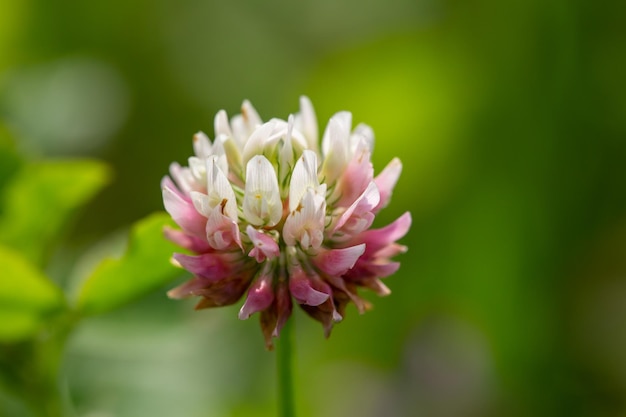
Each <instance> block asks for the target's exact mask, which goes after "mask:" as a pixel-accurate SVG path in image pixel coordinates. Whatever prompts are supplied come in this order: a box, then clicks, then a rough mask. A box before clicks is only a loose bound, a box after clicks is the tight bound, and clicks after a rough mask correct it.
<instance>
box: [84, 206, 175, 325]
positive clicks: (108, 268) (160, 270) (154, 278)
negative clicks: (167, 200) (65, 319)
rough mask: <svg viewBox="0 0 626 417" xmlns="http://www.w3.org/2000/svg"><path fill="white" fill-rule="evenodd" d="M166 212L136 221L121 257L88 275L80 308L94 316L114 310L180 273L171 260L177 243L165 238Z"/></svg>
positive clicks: (107, 260) (111, 260) (167, 218)
mask: <svg viewBox="0 0 626 417" xmlns="http://www.w3.org/2000/svg"><path fill="white" fill-rule="evenodd" d="M165 225H172V222H171V219H170V217H169V216H168V215H167V214H166V213H156V214H153V215H151V216H148V217H146V218H145V219H143V220H141V221H139V222H137V223H136V224H135V225H134V226H133V228H132V230H131V235H130V239H129V244H128V249H127V250H126V253H125V254H124V255H123V256H122V257H121V258H120V259H105V260H104V261H103V262H102V263H101V264H100V265H98V266H97V267H96V269H95V271H94V272H93V273H92V275H91V276H89V277H88V278H87V280H86V281H85V283H84V284H83V286H82V288H81V289H80V292H79V295H78V302H77V304H78V310H79V312H81V313H82V314H85V315H91V314H99V313H104V312H106V311H109V310H113V309H115V308H117V307H120V306H122V305H124V304H126V303H128V302H131V301H133V300H135V299H137V298H139V297H141V296H143V295H146V294H148V293H149V292H151V291H154V290H155V289H157V288H160V287H162V286H163V285H165V284H167V283H168V282H170V281H172V280H173V279H175V278H176V277H177V276H178V275H179V274H180V272H181V270H180V269H179V268H176V267H174V266H173V265H172V264H171V263H170V258H171V256H172V253H173V252H174V251H175V250H176V246H174V245H173V244H172V243H170V242H168V241H167V240H165V238H164V237H163V227H164V226H165Z"/></svg>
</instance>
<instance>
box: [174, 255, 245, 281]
mask: <svg viewBox="0 0 626 417" xmlns="http://www.w3.org/2000/svg"><path fill="white" fill-rule="evenodd" d="M174 259H175V260H176V261H178V262H179V263H180V264H181V265H182V267H183V268H185V269H186V270H187V271H189V272H191V273H192V274H194V275H197V276H198V277H200V278H205V279H206V280H209V281H218V280H220V279H224V278H226V277H228V276H230V275H232V273H233V271H234V269H235V266H236V259H235V258H234V257H233V256H232V254H229V253H215V252H211V253H203V254H202V255H197V256H190V255H184V254H182V253H175V254H174ZM233 264H235V265H233Z"/></svg>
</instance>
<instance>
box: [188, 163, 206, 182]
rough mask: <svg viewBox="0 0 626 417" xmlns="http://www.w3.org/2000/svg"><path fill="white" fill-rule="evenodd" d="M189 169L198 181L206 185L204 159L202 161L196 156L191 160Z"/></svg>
mask: <svg viewBox="0 0 626 417" xmlns="http://www.w3.org/2000/svg"><path fill="white" fill-rule="evenodd" d="M189 169H190V170H191V174H192V175H193V176H194V178H195V179H196V181H198V182H200V183H201V184H204V183H205V182H206V163H205V162H204V159H200V158H198V157H196V156H192V157H190V158H189Z"/></svg>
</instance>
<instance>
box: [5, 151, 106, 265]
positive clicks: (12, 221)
mask: <svg viewBox="0 0 626 417" xmlns="http://www.w3.org/2000/svg"><path fill="white" fill-rule="evenodd" d="M109 176H110V175H109V169H108V168H107V166H106V165H104V164H102V163H100V162H96V161H91V160H73V161H54V162H40V163H33V164H28V165H25V166H23V167H22V169H21V170H20V171H19V172H18V173H17V174H16V175H15V177H14V178H13V180H12V181H11V182H10V183H9V184H8V186H7V189H6V191H5V193H4V195H3V204H2V206H3V210H2V218H0V243H1V244H5V245H7V246H11V247H13V248H15V249H17V250H19V251H20V252H22V253H23V254H24V255H25V256H26V257H27V258H28V259H29V260H30V261H32V262H34V263H36V264H41V263H42V261H43V259H44V256H45V254H46V250H47V249H48V248H49V246H50V244H51V243H52V241H53V240H54V238H55V237H57V235H58V234H59V232H60V231H61V228H62V227H63V225H64V224H65V223H66V221H67V220H68V218H69V216H70V215H71V214H73V213H74V211H75V210H76V209H77V208H78V207H80V206H81V205H83V204H85V203H86V202H87V201H88V200H89V199H90V198H91V197H92V196H93V195H94V194H95V193H96V192H97V191H98V190H100V189H101V188H102V187H103V186H104V185H105V184H106V183H107V182H108V179H109Z"/></svg>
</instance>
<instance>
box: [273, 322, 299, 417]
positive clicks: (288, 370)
mask: <svg viewBox="0 0 626 417" xmlns="http://www.w3.org/2000/svg"><path fill="white" fill-rule="evenodd" d="M292 322H293V318H292V319H291V320H287V322H286V323H285V326H284V327H283V329H282V331H281V334H280V338H279V340H278V341H277V343H276V344H277V347H276V364H277V370H278V416H279V417H295V416H296V412H295V407H294V399H293V372H292V359H293V351H292V343H293V323H292Z"/></svg>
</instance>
